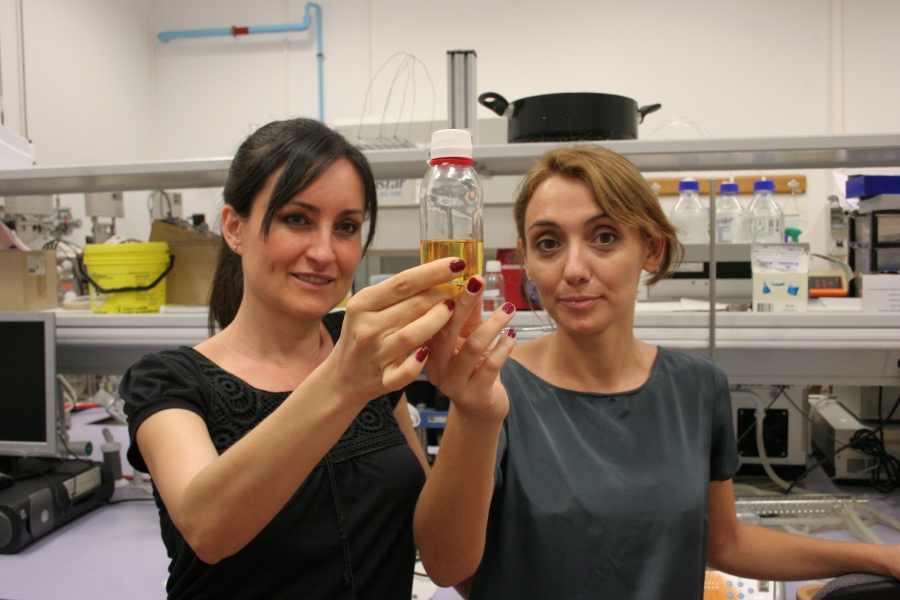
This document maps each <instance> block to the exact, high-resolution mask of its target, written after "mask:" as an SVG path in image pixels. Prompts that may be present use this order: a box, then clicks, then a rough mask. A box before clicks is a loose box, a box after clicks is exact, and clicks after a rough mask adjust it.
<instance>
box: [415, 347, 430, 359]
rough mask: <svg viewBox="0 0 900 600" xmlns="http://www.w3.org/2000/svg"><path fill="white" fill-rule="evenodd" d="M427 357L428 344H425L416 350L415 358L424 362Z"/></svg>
mask: <svg viewBox="0 0 900 600" xmlns="http://www.w3.org/2000/svg"><path fill="white" fill-rule="evenodd" d="M426 358H428V346H425V347H424V348H422V349H421V350H419V351H418V352H416V360H417V361H419V362H425V359H426Z"/></svg>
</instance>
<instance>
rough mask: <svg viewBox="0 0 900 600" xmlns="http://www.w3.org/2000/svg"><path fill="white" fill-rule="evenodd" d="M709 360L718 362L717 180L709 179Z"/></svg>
mask: <svg viewBox="0 0 900 600" xmlns="http://www.w3.org/2000/svg"><path fill="white" fill-rule="evenodd" d="M709 358H710V360H716V178H715V177H710V179H709Z"/></svg>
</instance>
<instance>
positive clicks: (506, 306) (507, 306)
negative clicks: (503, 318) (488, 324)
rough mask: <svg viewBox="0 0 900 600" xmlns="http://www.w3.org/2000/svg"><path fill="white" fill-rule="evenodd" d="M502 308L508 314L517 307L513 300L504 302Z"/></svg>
mask: <svg viewBox="0 0 900 600" xmlns="http://www.w3.org/2000/svg"><path fill="white" fill-rule="evenodd" d="M500 310H502V311H503V312H505V313H506V314H508V315H511V314H513V312H514V311H515V310H516V307H515V306H514V305H513V303H512V302H507V303H506V304H504V305H503V306H501V307H500Z"/></svg>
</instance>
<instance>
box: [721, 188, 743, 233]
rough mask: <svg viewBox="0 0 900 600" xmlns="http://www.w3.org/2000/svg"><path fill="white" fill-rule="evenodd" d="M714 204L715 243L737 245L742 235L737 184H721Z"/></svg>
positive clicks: (740, 208) (741, 216)
mask: <svg viewBox="0 0 900 600" xmlns="http://www.w3.org/2000/svg"><path fill="white" fill-rule="evenodd" d="M719 193H720V194H721V196H720V197H719V199H718V200H717V202H716V243H718V244H739V243H741V241H742V240H743V234H744V229H743V228H744V207H743V206H741V201H740V200H738V197H737V195H738V184H736V183H723V184H722V186H721V187H720V188H719Z"/></svg>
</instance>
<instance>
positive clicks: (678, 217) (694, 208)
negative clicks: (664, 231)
mask: <svg viewBox="0 0 900 600" xmlns="http://www.w3.org/2000/svg"><path fill="white" fill-rule="evenodd" d="M678 193H679V196H678V202H676V203H675V206H674V207H673V208H672V213H671V214H670V215H669V221H671V223H672V225H674V226H675V229H676V230H677V232H678V239H679V241H680V242H681V243H682V244H708V243H709V213H708V212H707V210H706V209H705V208H704V207H703V205H702V204H701V203H700V184H699V183H698V182H697V181H696V180H694V179H683V180H681V181H679V182H678Z"/></svg>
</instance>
